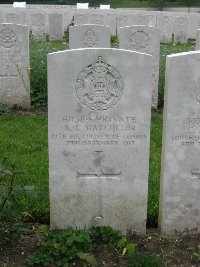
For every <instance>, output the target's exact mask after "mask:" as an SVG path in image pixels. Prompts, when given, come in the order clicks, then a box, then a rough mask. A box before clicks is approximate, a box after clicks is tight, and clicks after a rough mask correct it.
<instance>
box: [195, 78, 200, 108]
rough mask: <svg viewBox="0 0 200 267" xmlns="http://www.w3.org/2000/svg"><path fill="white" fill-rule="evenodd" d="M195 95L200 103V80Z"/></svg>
mask: <svg viewBox="0 0 200 267" xmlns="http://www.w3.org/2000/svg"><path fill="white" fill-rule="evenodd" d="M194 95H195V98H196V100H197V101H198V102H199V103H200V78H199V80H198V81H197V83H196V86H195V90H194Z"/></svg>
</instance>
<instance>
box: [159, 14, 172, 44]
mask: <svg viewBox="0 0 200 267" xmlns="http://www.w3.org/2000/svg"><path fill="white" fill-rule="evenodd" d="M157 27H158V28H159V30H160V42H161V43H163V44H167V43H171V42H172V34H173V32H174V21H173V18H172V15H170V13H164V14H163V12H160V13H159V14H158V15H157Z"/></svg>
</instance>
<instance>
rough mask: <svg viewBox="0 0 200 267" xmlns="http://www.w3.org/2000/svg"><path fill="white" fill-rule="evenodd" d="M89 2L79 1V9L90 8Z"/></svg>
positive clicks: (77, 5)
mask: <svg viewBox="0 0 200 267" xmlns="http://www.w3.org/2000/svg"><path fill="white" fill-rule="evenodd" d="M88 7H89V3H77V4H76V8H77V9H88Z"/></svg>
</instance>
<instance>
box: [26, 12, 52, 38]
mask: <svg viewBox="0 0 200 267" xmlns="http://www.w3.org/2000/svg"><path fill="white" fill-rule="evenodd" d="M30 25H31V26H30V27H31V30H32V34H33V35H34V36H35V37H39V38H45V36H46V34H47V32H48V28H47V16H46V14H45V13H37V12H31V13H30Z"/></svg>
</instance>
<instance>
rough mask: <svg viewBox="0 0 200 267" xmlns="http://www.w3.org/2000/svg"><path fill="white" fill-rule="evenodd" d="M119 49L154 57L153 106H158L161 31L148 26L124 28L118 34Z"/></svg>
mask: <svg viewBox="0 0 200 267" xmlns="http://www.w3.org/2000/svg"><path fill="white" fill-rule="evenodd" d="M118 39H119V48H121V49H126V50H132V51H137V52H141V53H147V54H150V55H152V56H153V91H152V105H153V106H155V107H157V104H158V79H159V61H160V31H159V29H158V28H154V27H148V26H130V27H122V28H120V29H119V32H118Z"/></svg>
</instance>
